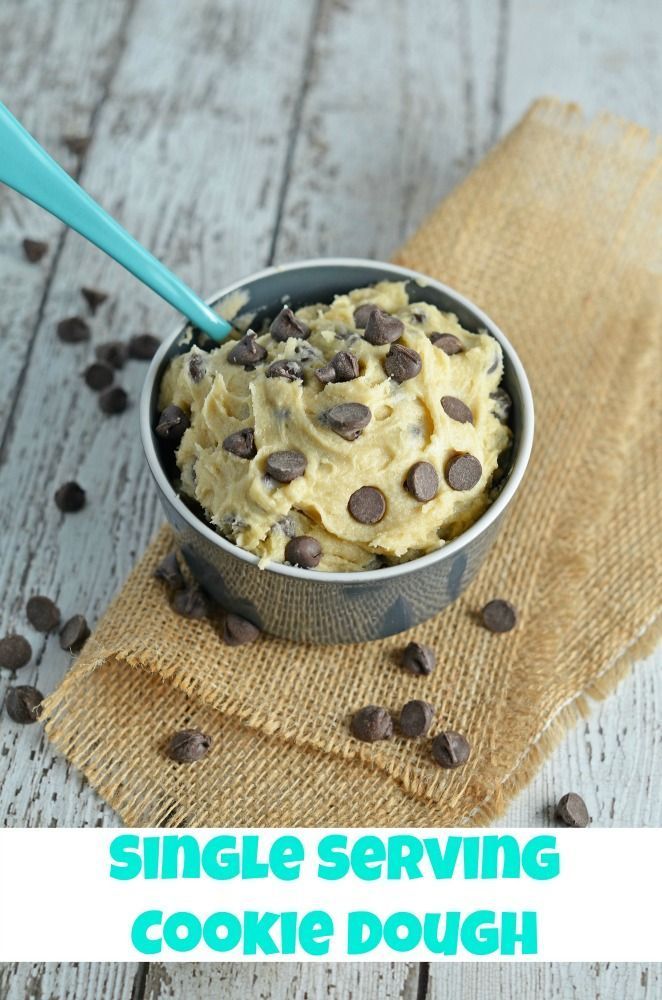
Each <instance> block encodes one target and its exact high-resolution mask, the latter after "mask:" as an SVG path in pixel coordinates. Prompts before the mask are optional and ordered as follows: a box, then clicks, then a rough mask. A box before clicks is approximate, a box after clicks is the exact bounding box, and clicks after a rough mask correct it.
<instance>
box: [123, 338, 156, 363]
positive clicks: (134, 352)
mask: <svg viewBox="0 0 662 1000" xmlns="http://www.w3.org/2000/svg"><path fill="white" fill-rule="evenodd" d="M160 346H161V341H160V340H159V338H158V337H155V336H154V334H153V333H137V334H136V335H135V336H133V337H131V338H130V339H129V357H130V358H133V359H134V361H151V359H152V358H153V357H154V355H155V354H156V352H157V351H158V349H159V347H160Z"/></svg>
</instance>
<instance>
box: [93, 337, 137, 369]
mask: <svg viewBox="0 0 662 1000" xmlns="http://www.w3.org/2000/svg"><path fill="white" fill-rule="evenodd" d="M94 353H95V355H96V358H97V361H103V362H104V363H105V364H107V365H110V366H111V367H112V368H123V367H124V362H125V361H126V359H127V355H128V353H129V352H128V348H127V346H126V344H124V343H123V342H122V341H121V340H107V341H106V342H105V344H98V345H97V346H96V347H95V349H94Z"/></svg>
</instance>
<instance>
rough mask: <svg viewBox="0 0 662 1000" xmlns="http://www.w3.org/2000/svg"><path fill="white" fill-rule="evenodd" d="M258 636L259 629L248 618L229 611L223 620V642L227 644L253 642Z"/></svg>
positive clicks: (234, 644) (236, 644)
mask: <svg viewBox="0 0 662 1000" xmlns="http://www.w3.org/2000/svg"><path fill="white" fill-rule="evenodd" d="M259 636H260V629H259V628H258V627H257V625H254V624H253V622H249V620H248V618H243V617H242V616H241V615H235V614H233V613H232V612H231V611H229V612H228V613H227V614H226V616H225V619H224V621H223V642H225V643H226V645H228V646H245V645H246V644H247V643H249V642H255V640H256V639H258V638H259Z"/></svg>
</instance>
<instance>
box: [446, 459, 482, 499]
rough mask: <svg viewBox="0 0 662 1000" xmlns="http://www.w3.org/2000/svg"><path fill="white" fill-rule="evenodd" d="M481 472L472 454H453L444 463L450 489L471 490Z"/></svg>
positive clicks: (478, 463)
mask: <svg viewBox="0 0 662 1000" xmlns="http://www.w3.org/2000/svg"><path fill="white" fill-rule="evenodd" d="M482 474H483V467H482V465H481V464H480V462H479V461H478V459H477V458H475V457H474V455H467V454H462V455H454V456H453V458H451V459H450V461H449V462H448V463H447V465H446V482H447V483H448V485H449V486H450V488H451V489H452V490H461V491H463V490H472V489H473V488H474V486H475V485H476V483H477V482H478V481H479V479H480V477H481V476H482Z"/></svg>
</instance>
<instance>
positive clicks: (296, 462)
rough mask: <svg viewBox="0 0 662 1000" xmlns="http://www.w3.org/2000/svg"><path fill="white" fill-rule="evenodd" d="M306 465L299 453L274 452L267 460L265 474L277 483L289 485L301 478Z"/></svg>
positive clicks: (305, 460)
mask: <svg viewBox="0 0 662 1000" xmlns="http://www.w3.org/2000/svg"><path fill="white" fill-rule="evenodd" d="M307 465H308V460H307V458H306V456H305V455H302V454H301V452H300V451H274V452H272V454H271V455H269V457H268V459H267V472H268V473H269V475H270V476H271V478H272V479H275V480H276V481H277V482H279V483H291V482H292V481H293V480H294V479H298V478H299V476H303V474H304V472H305V471H306V466H307Z"/></svg>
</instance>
